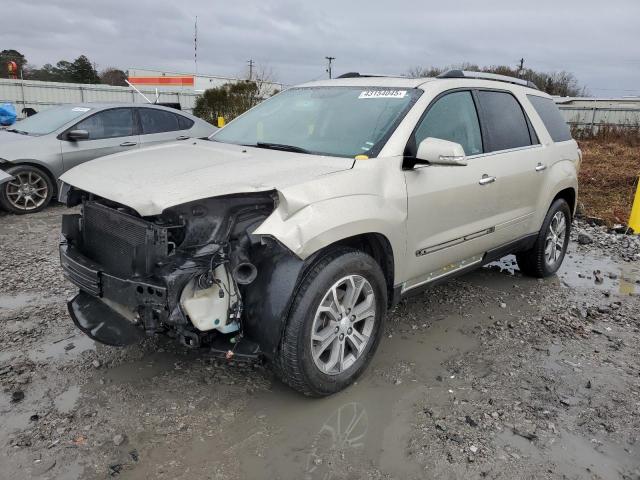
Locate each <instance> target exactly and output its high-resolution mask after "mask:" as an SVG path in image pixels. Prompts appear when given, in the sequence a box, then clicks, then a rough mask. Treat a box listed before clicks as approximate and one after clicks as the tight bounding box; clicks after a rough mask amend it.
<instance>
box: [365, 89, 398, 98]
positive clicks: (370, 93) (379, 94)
mask: <svg viewBox="0 0 640 480" xmlns="http://www.w3.org/2000/svg"><path fill="white" fill-rule="evenodd" d="M406 94H407V91H406V90H365V91H364V92H362V93H360V96H359V97H358V98H404V96H405V95H406Z"/></svg>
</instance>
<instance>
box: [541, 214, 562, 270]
mask: <svg viewBox="0 0 640 480" xmlns="http://www.w3.org/2000/svg"><path fill="white" fill-rule="evenodd" d="M566 235H567V221H566V219H565V216H564V213H562V212H556V214H555V215H554V216H553V218H552V219H551V223H549V230H548V231H547V237H546V240H545V245H544V258H545V260H546V262H547V265H549V266H550V267H553V266H555V264H556V263H557V262H558V261H559V260H560V259H561V258H562V252H563V250H564V240H565V237H566Z"/></svg>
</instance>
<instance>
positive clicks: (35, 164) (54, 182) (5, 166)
mask: <svg viewBox="0 0 640 480" xmlns="http://www.w3.org/2000/svg"><path fill="white" fill-rule="evenodd" d="M24 165H27V166H29V167H34V168H37V169H38V170H42V171H43V172H44V173H45V174H46V175H47V177H49V180H51V184H52V185H53V193H52V196H51V199H52V200H55V199H56V196H57V193H58V182H57V180H56V176H55V175H54V174H53V172H52V171H51V169H50V168H49V167H47V166H46V165H44V164H42V163H40V162H38V161H36V160H32V159H24V160H15V161H12V162H7V163H3V164H0V168H2V169H3V170H5V171H6V170H7V169H9V168H11V167H21V166H24Z"/></svg>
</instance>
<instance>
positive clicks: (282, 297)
mask: <svg viewBox="0 0 640 480" xmlns="http://www.w3.org/2000/svg"><path fill="white" fill-rule="evenodd" d="M60 197H61V200H62V201H64V202H66V203H67V205H68V206H73V205H78V204H81V213H80V214H71V215H64V216H63V221H62V239H61V243H60V259H61V264H62V267H63V271H64V274H65V276H66V277H67V278H68V279H69V280H70V281H71V282H73V283H74V284H75V285H77V286H78V287H79V289H80V291H79V293H78V294H77V295H75V296H74V297H73V298H72V299H71V300H70V301H69V303H68V308H69V313H70V315H71V317H72V319H73V321H74V323H75V324H76V325H77V326H78V328H80V329H81V330H82V331H83V332H85V333H86V334H87V335H88V336H90V337H91V338H93V339H94V340H96V341H99V342H102V343H106V344H109V345H115V346H122V345H127V344H131V343H134V342H137V341H139V340H141V339H142V338H144V337H145V336H149V335H154V334H164V335H168V336H170V337H172V338H175V339H177V340H179V341H180V342H182V343H183V344H184V345H186V346H188V347H193V348H197V347H206V348H209V349H211V350H212V351H213V352H214V353H217V354H220V355H225V356H227V357H231V356H234V357H236V358H242V357H252V358H255V357H258V356H261V355H264V356H266V357H272V356H273V355H274V354H275V351H276V349H277V347H278V344H279V340H280V336H281V331H282V328H283V325H284V320H285V318H286V315H287V311H288V308H289V302H290V299H291V298H292V297H293V293H294V288H295V286H296V284H297V282H298V279H299V277H300V275H301V274H302V269H303V262H302V260H300V259H299V258H298V257H296V256H295V255H293V254H292V253H291V252H290V251H289V250H288V249H286V248H285V247H284V246H282V245H281V244H280V243H279V242H277V241H276V240H274V239H272V238H271V237H265V236H259V235H254V234H253V232H254V231H255V230H256V229H257V227H258V226H259V225H260V224H261V223H262V222H263V221H264V220H265V219H266V218H267V217H268V216H269V215H270V214H271V213H272V212H273V210H274V209H275V208H276V203H277V194H276V192H275V191H270V192H258V193H247V194H239V195H229V196H222V197H214V198H209V199H204V200H198V201H194V202H190V203H187V204H184V205H179V206H176V207H171V208H168V209H166V210H165V211H163V212H162V214H161V215H156V216H151V217H141V216H140V215H138V214H137V213H136V212H135V211H133V210H132V209H130V208H128V207H126V206H124V205H120V204H117V203H114V202H111V201H109V200H106V199H103V198H99V197H96V196H94V195H91V194H88V193H85V192H82V191H79V190H74V189H73V188H71V187H69V186H67V185H64V186H63V189H62V191H61V195H60Z"/></svg>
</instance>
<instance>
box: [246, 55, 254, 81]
mask: <svg viewBox="0 0 640 480" xmlns="http://www.w3.org/2000/svg"><path fill="white" fill-rule="evenodd" d="M247 63H248V64H249V81H251V80H253V60H247Z"/></svg>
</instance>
